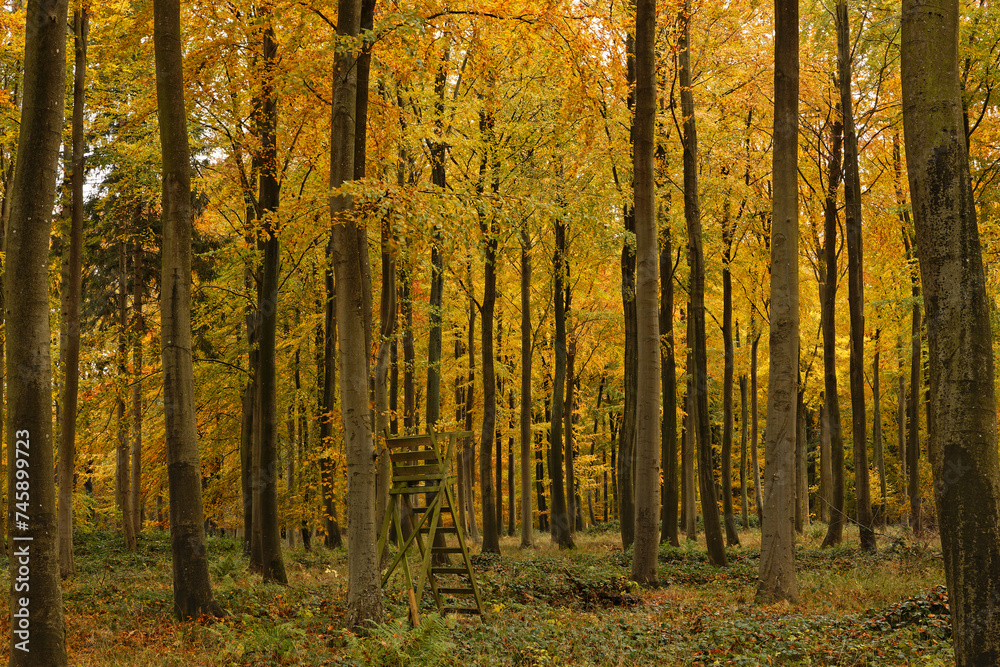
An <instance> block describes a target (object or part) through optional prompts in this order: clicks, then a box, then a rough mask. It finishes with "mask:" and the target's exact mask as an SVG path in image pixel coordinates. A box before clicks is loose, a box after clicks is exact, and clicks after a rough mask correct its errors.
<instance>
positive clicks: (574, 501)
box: [563, 261, 580, 533]
mask: <svg viewBox="0 0 1000 667" xmlns="http://www.w3.org/2000/svg"><path fill="white" fill-rule="evenodd" d="M566 264H567V267H566V272H567V276H566V312H567V317H566V319H567V320H569V316H568V313H569V310H570V286H569V275H568V274H569V262H568V261H567V262H566ZM567 339H568V340H567V343H566V402H565V403H563V435H564V438H563V439H564V440H565V442H566V447H565V452H566V514H567V515H568V516H569V529H570V532H571V533H576V531H577V530H579V528H580V526H579V521H578V518H579V517H578V515H579V510H580V505H579V499H578V498H577V493H576V489H577V482H576V465H575V463H576V456H575V452H574V448H575V447H576V444H575V441H574V439H573V407H574V406H573V403H574V400H575V395H574V394H575V392H574V391H573V390H574V386H573V385H574V382H575V381H576V340H575V339H574V338H573V334H572V333H569V334H568V335H567Z"/></svg>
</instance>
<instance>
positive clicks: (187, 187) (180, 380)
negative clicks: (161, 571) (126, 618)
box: [60, 0, 224, 619]
mask: <svg viewBox="0 0 1000 667" xmlns="http://www.w3.org/2000/svg"><path fill="white" fill-rule="evenodd" d="M153 45H154V49H155V54H156V107H157V112H158V116H159V126H160V155H161V159H162V160H163V213H162V218H163V269H162V278H161V283H160V316H161V318H162V319H161V334H160V336H161V344H162V361H163V412H164V421H165V425H164V428H165V431H166V448H167V463H168V467H167V471H168V474H169V484H170V549H171V554H172V557H173V583H174V611H175V613H176V614H177V615H178V616H179V617H180V618H182V619H188V618H195V617H198V616H201V615H202V614H210V615H214V616H221V615H223V614H224V612H223V610H222V608H221V607H220V606H219V604H218V603H217V602H216V601H215V597H214V596H213V594H212V585H211V581H210V579H209V575H208V554H207V552H206V550H205V515H204V508H203V505H202V495H201V459H200V457H199V454H198V430H197V420H196V418H195V412H194V375H193V369H192V358H191V235H192V211H191V153H190V150H189V148H188V136H187V117H186V114H185V110H184V58H183V53H182V51H181V11H180V1H179V0H154V2H153ZM60 94H61V93H60Z"/></svg>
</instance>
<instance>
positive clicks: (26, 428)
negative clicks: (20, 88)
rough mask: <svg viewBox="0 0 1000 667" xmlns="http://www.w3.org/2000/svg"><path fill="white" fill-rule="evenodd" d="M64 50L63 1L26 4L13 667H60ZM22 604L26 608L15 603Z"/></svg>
mask: <svg viewBox="0 0 1000 667" xmlns="http://www.w3.org/2000/svg"><path fill="white" fill-rule="evenodd" d="M65 49H66V2H65V0H56V1H55V2H53V3H42V2H40V1H39V0H30V1H29V2H28V8H27V18H26V34H25V40H24V99H23V104H22V108H21V122H20V134H19V136H18V145H17V162H16V165H17V166H16V168H15V173H14V182H13V186H12V191H13V195H12V198H11V199H12V201H11V211H10V220H9V221H8V224H7V238H6V266H5V277H6V280H5V281H4V282H5V285H4V287H5V291H6V298H5V299H4V308H5V310H6V312H5V321H6V327H7V360H6V364H7V370H6V375H7V387H8V394H7V406H8V409H9V413H8V420H7V443H8V446H7V497H8V499H9V501H10V507H9V511H8V520H9V521H10V528H11V535H10V537H11V545H12V547H13V548H12V549H11V550H10V571H11V573H14V572H18V573H19V574H18V576H21V575H20V572H21V570H20V568H21V567H22V566H24V567H25V568H26V569H27V570H29V572H28V574H27V575H26V577H27V581H26V582H25V583H26V584H27V586H28V588H29V590H30V595H28V596H25V595H24V592H18V591H16V590H15V586H14V585H13V584H14V581H13V578H12V579H11V586H10V601H9V605H10V614H11V615H10V618H11V619H15V618H20V617H23V616H24V615H25V614H26V615H27V618H29V619H30V627H29V628H27V629H24V630H22V629H21V628H20V627H19V625H20V623H18V625H15V624H14V623H11V624H10V626H9V627H10V631H9V632H10V635H9V636H10V665H11V666H12V667H27V666H29V665H30V666H35V665H37V666H39V667H61V666H62V665H66V664H67V659H66V633H65V626H64V623H63V602H62V589H61V585H60V579H59V557H58V554H59V545H58V540H57V528H58V527H57V525H56V498H55V495H56V494H55V480H54V478H53V475H52V470H53V463H54V461H53V456H52V368H51V361H50V338H49V275H48V260H49V236H50V234H51V229H52V206H53V203H54V201H55V187H56V169H57V163H58V159H59V140H60V138H61V137H62V124H63V107H64V97H65V92H66V91H65V88H64V84H65V77H66V50H65ZM19 462H24V463H23V464H22V463H19ZM21 471H23V473H22V472H21ZM18 494H21V495H18ZM23 559H26V560H28V561H29V564H25V562H24V560H23ZM22 600H25V602H26V603H25V604H21V602H22ZM19 633H23V635H19Z"/></svg>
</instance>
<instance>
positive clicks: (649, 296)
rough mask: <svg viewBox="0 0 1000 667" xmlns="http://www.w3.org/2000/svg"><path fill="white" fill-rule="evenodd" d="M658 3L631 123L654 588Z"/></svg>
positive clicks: (651, 15) (649, 565)
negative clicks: (654, 162) (632, 125)
mask: <svg viewBox="0 0 1000 667" xmlns="http://www.w3.org/2000/svg"><path fill="white" fill-rule="evenodd" d="M655 41H656V0H637V2H636V9H635V83H636V90H635V121H634V130H633V136H632V146H633V173H634V176H633V180H632V183H633V189H634V192H635V203H634V205H635V231H636V284H635V291H636V294H635V304H636V332H637V333H638V336H637V338H636V344H637V358H638V363H639V369H638V376H637V383H636V386H637V387H638V389H639V393H638V395H637V399H638V400H637V402H636V438H635V544H634V546H633V549H632V579H633V580H634V581H637V582H639V583H642V584H646V585H656V584H658V575H657V553H658V550H659V543H660V316H659V308H658V303H657V295H658V291H659V279H660V275H659V274H660V259H659V252H658V251H659V243H658V240H657V236H658V233H657V228H656V222H657V221H656V180H655V172H654V167H653V151H654V141H655V130H656V128H655V126H656V58H655V49H654V46H655Z"/></svg>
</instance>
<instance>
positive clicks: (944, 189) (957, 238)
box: [900, 0, 1000, 666]
mask: <svg viewBox="0 0 1000 667" xmlns="http://www.w3.org/2000/svg"><path fill="white" fill-rule="evenodd" d="M902 11H903V14H902V42H901V54H900V55H901V59H902V63H901V64H902V84H903V126H904V130H905V132H904V138H905V145H906V166H907V173H908V177H909V181H910V198H911V201H912V204H913V222H914V227H915V229H916V236H917V249H918V256H919V260H920V277H921V281H922V283H923V287H924V303H925V309H926V310H925V312H926V316H927V342H928V345H929V361H930V407H929V409H930V413H929V415H928V423H929V429H928V430H929V441H928V452H929V454H930V460H931V466H932V469H933V473H934V497H935V501H936V504H937V509H938V516H939V517H940V520H941V547H942V551H943V552H944V567H945V579H946V580H947V582H948V592H949V597H950V608H951V622H952V628H953V633H954V634H953V640H954V646H955V662H956V664H958V665H960V666H965V665H994V664H997V663H1000V453H998V450H997V414H996V400H995V389H994V381H995V377H994V365H993V338H992V333H991V330H990V301H989V298H988V297H987V294H986V280H985V274H984V269H983V259H982V249H981V244H980V240H979V229H978V226H977V221H976V205H975V200H974V198H973V192H972V183H971V179H970V175H969V147H968V143H967V139H966V132H965V131H964V128H965V122H964V118H963V108H962V88H961V86H960V80H959V61H958V36H959V3H958V2H957V0H904V2H903V10H902Z"/></svg>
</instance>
